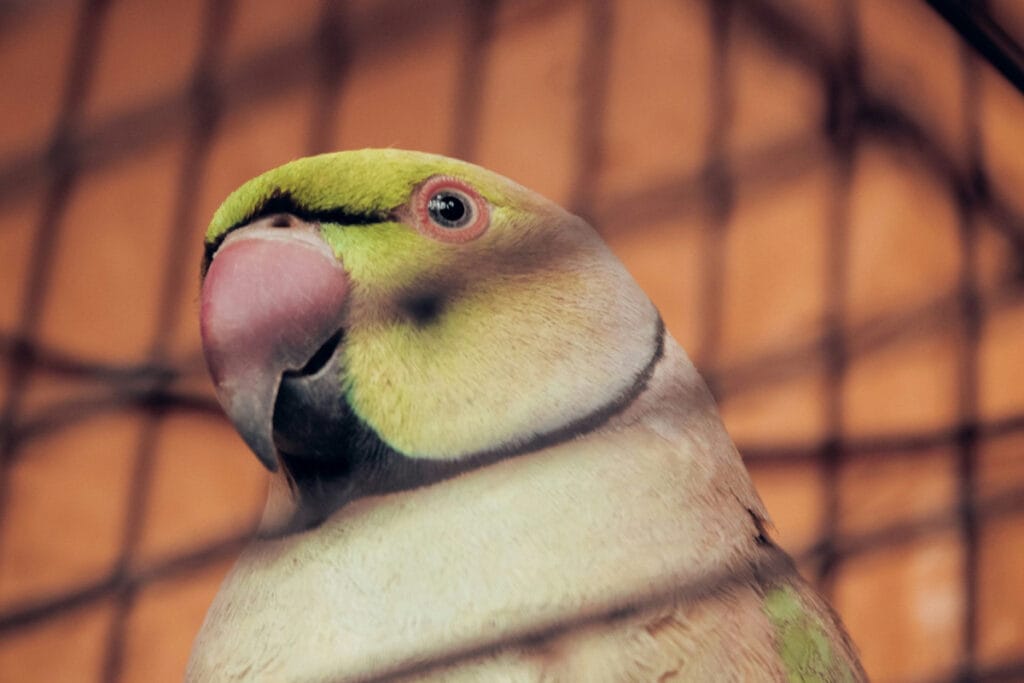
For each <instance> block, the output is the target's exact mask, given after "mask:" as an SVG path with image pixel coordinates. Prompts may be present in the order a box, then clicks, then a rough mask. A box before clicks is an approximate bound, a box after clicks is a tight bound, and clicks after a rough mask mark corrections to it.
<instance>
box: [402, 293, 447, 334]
mask: <svg viewBox="0 0 1024 683" xmlns="http://www.w3.org/2000/svg"><path fill="white" fill-rule="evenodd" d="M399 306H400V308H401V310H402V311H403V312H404V313H405V314H406V315H407V316H408V317H409V319H410V320H412V321H413V322H414V323H415V324H416V325H418V326H419V327H425V326H427V325H429V324H431V323H433V322H435V321H436V320H437V319H438V318H439V317H441V313H442V312H443V311H444V296H443V295H442V294H417V295H415V296H411V297H409V298H407V299H404V300H403V301H402V302H401V303H400V304H399Z"/></svg>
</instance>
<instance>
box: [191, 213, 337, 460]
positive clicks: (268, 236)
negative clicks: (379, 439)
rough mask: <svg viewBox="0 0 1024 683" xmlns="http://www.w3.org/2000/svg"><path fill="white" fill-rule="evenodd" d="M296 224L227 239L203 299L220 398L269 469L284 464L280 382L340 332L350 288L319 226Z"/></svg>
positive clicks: (253, 228)
mask: <svg viewBox="0 0 1024 683" xmlns="http://www.w3.org/2000/svg"><path fill="white" fill-rule="evenodd" d="M293 226H294V227H289V228H279V227H270V225H269V221H267V220H264V221H259V222H257V223H254V224H252V225H250V226H247V227H245V228H241V229H239V230H236V231H234V232H232V233H231V234H229V235H228V237H227V239H225V240H224V243H223V244H222V245H221V246H220V248H219V249H218V250H217V253H216V254H215V256H214V259H213V262H212V263H211V264H210V268H209V270H208V271H207V273H206V278H205V280H204V281H203V288H202V296H201V312H200V330H201V333H202V339H203V353H204V354H205V356H206V364H207V367H208V368H209V370H210V375H211V376H212V377H213V383H214V387H215V389H216V392H217V399H218V400H219V401H220V404H221V405H222V406H223V407H224V411H225V412H226V413H227V415H228V417H229V418H231V421H232V422H233V423H234V424H235V428H236V429H238V431H239V433H240V434H241V435H242V438H243V439H244V440H245V442H246V443H247V444H248V445H249V447H250V448H252V450H253V451H254V452H255V453H256V455H257V457H259V459H260V461H261V462H262V463H263V464H264V465H266V466H267V468H268V469H270V470H271V471H277V468H278V462H279V454H278V451H277V447H276V446H275V444H274V404H275V402H276V401H277V392H278V387H279V386H280V384H281V377H282V375H283V374H284V373H285V372H287V371H289V370H293V371H294V370H299V369H301V368H302V367H303V366H304V365H306V363H307V362H308V361H309V360H310V358H311V357H313V355H314V354H316V352H317V350H318V349H320V348H321V347H322V346H323V345H324V344H325V343H326V342H327V341H328V340H330V339H331V338H332V337H333V336H334V335H335V333H336V332H337V331H338V330H339V329H340V328H341V326H342V318H343V309H344V305H345V299H346V296H347V294H348V289H349V282H348V276H347V275H346V273H345V269H344V268H343V266H342V264H341V261H340V260H339V259H338V258H337V257H336V256H335V255H334V253H333V251H331V248H330V247H329V246H328V245H327V243H326V242H324V240H323V239H322V238H321V236H320V233H319V229H318V228H317V226H316V225H313V224H310V223H302V222H297V221H293ZM339 381H340V379H339ZM339 391H340V386H339Z"/></svg>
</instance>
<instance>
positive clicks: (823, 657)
mask: <svg viewBox="0 0 1024 683" xmlns="http://www.w3.org/2000/svg"><path fill="white" fill-rule="evenodd" d="M764 611H765V613H766V614H767V615H768V618H769V619H770V620H771V623H772V626H773V627H774V629H775V637H776V648H777V650H778V653H779V657H781V658H782V663H783V665H784V666H785V668H786V678H787V679H788V680H789V682H790V683H819V682H820V681H843V682H846V681H850V682H851V683H852V682H853V681H855V680H856V679H855V677H854V676H853V672H851V671H850V669H849V667H848V666H847V665H846V663H845V662H844V661H843V659H842V658H841V657H837V654H836V651H835V647H834V645H833V643H832V640H831V637H830V635H829V632H828V630H827V629H826V628H825V625H824V624H823V623H822V621H821V618H820V617H819V616H818V615H817V614H815V612H814V611H813V609H812V608H811V607H810V606H808V605H807V604H806V603H805V602H804V600H803V599H802V598H801V597H800V594H799V593H798V592H797V591H796V590H794V589H793V588H792V587H791V586H782V587H779V588H775V589H773V590H771V591H769V592H768V594H767V595H765V598H764Z"/></svg>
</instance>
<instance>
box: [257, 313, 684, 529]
mask: <svg viewBox="0 0 1024 683" xmlns="http://www.w3.org/2000/svg"><path fill="white" fill-rule="evenodd" d="M665 349H666V331H665V324H664V322H663V321H662V319H661V317H660V316H657V317H656V319H655V323H654V334H653V339H652V341H651V351H650V356H649V359H648V360H647V363H646V365H644V366H643V367H642V368H641V369H640V370H639V371H638V372H637V373H636V375H635V377H634V378H633V380H632V382H631V383H630V384H629V385H627V387H626V388H625V390H623V391H622V392H620V393H618V394H616V395H614V396H612V397H611V398H609V400H607V401H606V402H605V403H604V404H602V405H600V406H598V407H597V408H596V409H594V410H593V411H591V412H589V413H587V414H585V415H582V416H580V417H578V418H576V419H573V420H571V421H569V422H568V423H566V424H564V425H562V426H560V427H557V428H555V429H552V430H549V431H546V432H542V433H540V434H535V435H533V436H532V437H530V438H529V439H526V440H525V441H522V442H520V443H515V444H509V445H505V446H500V447H498V448H493V449H489V450H485V451H480V452H477V453H473V454H470V455H467V456H463V457H461V458H458V459H454V460H441V459H430V458H422V457H411V456H408V455H405V454H403V453H400V452H398V451H397V450H395V449H394V448H392V447H391V446H389V445H388V444H387V443H385V442H384V441H383V440H382V439H381V438H380V436H379V435H378V434H377V433H376V432H375V431H374V430H373V429H372V428H371V427H370V426H369V425H367V424H366V423H365V422H363V421H362V420H361V419H360V418H359V417H358V416H357V415H355V413H354V412H353V411H352V409H351V408H350V407H348V406H347V405H345V406H343V407H344V409H345V410H344V411H343V412H344V414H343V415H341V416H340V417H339V416H338V415H337V414H334V415H332V417H331V419H332V427H334V428H333V429H330V430H328V429H322V430H320V431H321V432H323V433H328V432H329V433H330V435H331V436H330V438H331V439H333V440H334V444H333V447H334V448H336V449H337V451H338V452H339V453H342V454H346V455H344V456H343V457H339V458H338V460H341V461H344V463H345V467H344V468H342V469H341V470H340V472H339V473H338V474H337V476H334V475H332V474H331V473H330V471H329V470H325V468H324V466H323V462H322V461H321V460H315V461H313V462H312V465H311V466H310V467H309V468H307V469H304V468H303V466H304V462H303V461H302V460H300V459H289V458H288V457H287V455H286V454H283V455H284V458H283V459H284V462H285V468H284V469H285V470H287V472H280V473H279V474H278V476H276V477H275V485H274V487H273V488H272V490H271V498H272V500H269V501H268V505H267V512H266V514H265V516H264V519H263V523H262V524H261V534H262V535H263V536H267V537H269V536H275V535H277V536H280V535H287V534H290V533H294V532H296V531H303V530H307V529H310V528H314V527H316V526H318V525H320V524H322V523H323V522H324V521H325V520H326V519H327V518H328V517H330V516H331V515H332V514H334V513H336V512H337V511H338V510H340V509H342V508H343V507H345V506H347V505H350V504H351V503H352V502H354V501H356V500H358V499H361V498H366V497H369V496H380V495H386V494H391V493H398V492H401V491H408V490H412V489H417V488H420V487H424V486H431V485H434V484H437V483H439V482H443V481H446V480H448V479H451V478H453V477H456V476H459V475H461V474H464V473H466V472H470V471H472V470H477V469H480V468H483V467H487V466H490V465H493V464H495V463H497V462H500V461H502V460H506V459H509V458H514V457H518V456H521V455H525V454H529V453H536V452H538V451H542V450H545V449H548V448H552V447H554V446H557V445H559V444H563V443H566V442H569V441H572V440H574V439H578V438H580V437H583V436H586V435H588V434H591V433H593V432H595V431H598V430H600V429H602V428H603V427H605V426H606V425H608V424H611V423H613V422H615V421H616V420H617V419H618V418H619V417H621V416H622V415H623V414H624V413H625V412H627V411H628V410H629V409H630V407H631V406H632V405H633V403H634V402H635V401H636V400H637V399H638V397H640V396H641V395H642V394H643V393H644V392H645V391H646V390H647V389H648V386H649V383H650V381H651V379H652V377H653V376H654V373H655V370H656V369H657V367H658V365H659V363H660V362H661V361H662V359H663V358H664V356H665ZM278 412H280V411H278ZM306 412H307V413H308V412H309V411H306ZM337 412H338V411H335V413H337ZM275 419H278V418H277V417H275ZM313 431H316V430H313ZM355 453H358V456H357V457H353V454H355Z"/></svg>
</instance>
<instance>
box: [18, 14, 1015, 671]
mask: <svg viewBox="0 0 1024 683" xmlns="http://www.w3.org/2000/svg"><path fill="white" fill-rule="evenodd" d="M492 4H493V7H492ZM80 5H81V3H72V2H53V1H50V2H38V3H19V4H16V5H15V7H17V9H6V10H0V73H2V74H3V81H4V85H3V89H4V91H5V94H4V97H3V99H4V104H3V106H2V107H0V206H2V213H0V234H2V239H0V349H2V351H3V361H4V366H3V367H4V370H3V371H4V373H5V375H4V376H3V377H2V380H0V426H2V427H4V428H6V431H5V432H4V437H3V439H4V441H3V442H2V443H0V448H2V451H0V458H2V459H3V465H2V467H0V680H5V681H6V680H12V681H21V680H25V681H28V680H33V681H35V680H40V681H41V680H46V681H62V680H69V681H70V680H74V681H91V680H118V681H147V682H148V681H165V680H166V681H171V680H178V679H180V677H181V673H182V670H183V666H184V661H185V658H186V657H187V653H188V648H189V645H190V641H191V638H192V635H193V634H194V633H195V631H196V630H197V628H198V625H199V623H200V621H201V619H202V616H203V614H204V611H205V609H206V606H207V605H208V603H209V601H210V599H211V598H212V596H213V594H214V592H215V591H216V587H217V585H218V582H219V580H220V578H221V577H222V576H223V574H224V572H225V571H226V569H227V568H228V567H229V566H230V563H231V558H232V557H233V555H234V553H236V552H237V549H238V547H239V538H241V537H242V536H244V534H245V533H246V531H247V530H248V529H251V527H252V524H253V522H254V520H255V519H256V516H257V515H258V514H259V510H260V507H261V504H262V499H263V487H264V485H265V481H264V475H263V473H262V471H261V469H260V467H259V465H258V463H257V462H256V460H255V458H253V457H251V455H250V454H248V452H247V451H246V449H245V447H244V446H243V445H242V443H241V441H240V440H239V439H238V438H237V437H236V436H235V434H234V432H233V431H232V429H231V428H230V426H229V425H228V424H227V423H226V421H225V420H224V419H223V418H222V417H221V415H220V413H219V411H218V410H217V409H216V407H215V406H214V404H213V403H212V392H211V390H210V387H209V386H208V382H207V380H206V377H205V372H204V368H203V364H202V361H201V356H200V352H199V340H198V334H197V323H196V309H197V304H196V299H197V297H196V285H197V282H198V264H199V254H200V253H201V235H202V233H203V229H204V226H205V222H206V221H207V220H208V218H209V216H210V215H211V213H212V212H213V210H214V208H215V207H216V206H217V204H218V203H219V202H220V201H221V200H222V199H223V198H224V197H225V196H226V194H227V193H228V192H230V191H231V190H232V189H233V188H234V187H236V186H237V185H238V184H240V183H241V182H242V181H244V180H245V179H247V178H249V177H251V176H253V175H255V174H256V173H258V172H260V171H263V170H266V169H268V168H270V167H273V166H275V165H277V164H280V163H282V162H284V161H286V160H289V159H292V158H294V157H297V156H301V155H304V154H307V153H311V152H316V151H323V150H328V149H338V148H355V147H364V146H397V147H409V148H416V149H423V150H427V151H435V152H441V153H447V154H455V155H460V156H463V157H466V158H469V159H471V160H473V161H476V162H478V163H480V164H483V165H485V166H488V167H490V168H493V169H494V170H497V171H499V172H501V173H504V174H506V175H509V176H511V177H513V178H515V179H516V180H518V181H520V182H522V183H523V184H526V185H528V186H531V187H533V188H535V189H537V190H539V191H541V192H542V193H544V194H547V195H548V196H550V197H552V198H553V199H556V200H558V201H560V202H562V203H564V204H566V205H567V206H570V207H571V208H573V209H574V210H577V211H579V212H580V213H582V214H583V215H584V216H586V217H588V218H589V219H591V220H592V221H593V222H594V224H595V225H596V226H597V227H598V228H599V229H600V231H601V232H602V233H603V234H604V235H605V237H606V238H607V240H608V241H609V243H610V244H611V246H612V247H613V249H614V250H615V251H616V252H617V253H618V254H619V255H620V257H621V258H622V259H623V260H624V261H625V262H626V264H627V265H628V266H629V268H630V269H631V270H632V271H633V272H634V274H635V275H636V277H637V279H638V280H639V281H640V283H641V284H642V285H643V286H644V287H645V289H646V290H647V291H648V292H649V293H650V295H651V296H652V298H653V299H654V300H655V301H656V303H657V304H658V305H659V306H660V307H661V309H662V311H663V313H664V317H665V319H666V321H667V324H668V326H669V328H670V330H671V332H672V333H673V334H674V335H675V336H676V338H677V339H679V340H680V341H681V342H682V343H683V344H684V346H686V347H687V349H688V350H689V351H690V353H691V355H692V356H693V357H694V359H695V360H696V361H697V362H698V364H699V365H700V367H701V368H702V370H703V371H704V373H705V375H706V376H707V377H708V378H709V380H710V381H711V383H712V386H713V388H714V390H715V392H716V394H717V396H718V397H719V400H720V403H721V407H722V411H723V414H724V417H725V420H726V422H727V425H728V427H729V429H730V431H731V433H732V434H733V437H734V439H735V440H736V442H737V444H738V445H739V447H740V450H741V451H742V452H743V453H744V455H745V456H746V457H747V459H748V462H749V465H750V467H751V470H752V472H753V474H754V477H755V479H756V481H757V484H758V486H759V489H760V491H761V493H762V495H763V497H764V498H765V501H766V503H767V505H768V507H769V510H770V511H771V513H772V515H773V518H774V521H775V523H776V527H777V537H778V538H779V539H780V541H781V542H782V544H783V545H785V546H786V547H787V548H788V549H789V550H790V551H791V552H792V553H794V554H795V555H796V556H798V557H799V558H800V560H801V567H802V568H803V569H804V570H805V572H806V573H807V575H808V576H809V577H810V578H811V579H812V580H815V581H818V582H819V583H820V585H821V586H822V588H823V589H824V590H825V591H826V592H828V593H829V594H830V595H831V597H832V600H833V602H834V604H835V606H836V607H837V609H838V611H839V612H840V613H841V614H842V616H843V618H844V619H845V621H846V623H847V625H848V626H849V629H850V631H851V633H852V635H853V637H854V639H855V641H856V642H857V643H858V645H859V647H860V649H861V652H862V655H863V659H864V663H865V666H866V667H867V669H868V671H869V673H870V674H871V675H872V677H873V679H874V680H876V681H879V682H885V681H893V682H903V681H943V680H953V678H954V674H955V673H956V672H957V670H958V667H961V666H964V665H971V666H973V667H974V669H975V670H976V671H979V672H986V671H987V672H991V671H997V670H999V669H1000V668H1001V667H1017V668H1016V669H1010V670H1011V671H1015V672H1016V674H1012V673H1011V674H1010V677H1011V678H1013V676H1015V675H1020V676H1021V677H1022V678H1024V668H1022V667H1024V580H1022V579H1024V351H1022V348H1024V346H1022V343H1024V277H1022V269H1021V263H1022V262H1024V253H1022V252H1024V192H1022V191H1021V188H1022V187H1024V97H1022V95H1021V94H1020V93H1019V92H1017V91H1015V90H1014V89H1013V88H1012V87H1011V86H1010V85H1009V84H1008V83H1007V82H1006V81H1005V80H1004V79H1003V78H1002V77H1001V76H1000V75H998V74H997V73H996V72H994V71H993V70H992V69H991V68H990V67H988V66H987V65H986V64H985V63H984V62H982V61H980V60H978V59H976V58H974V57H972V56H971V53H970V51H969V50H968V49H967V48H966V47H965V46H964V45H963V44H962V43H961V42H960V40H959V38H958V37H957V35H956V34H955V33H954V32H952V31H951V30H950V29H949V27H948V26H947V25H946V24H945V23H944V22H943V21H942V20H941V19H939V18H938V17H937V15H935V14H933V13H932V12H931V11H930V10H929V9H928V8H927V6H926V5H925V3H923V2H917V1H916V0H914V1H912V0H905V1H901V2H892V1H891V0H861V1H859V2H849V3H846V2H840V1H838V0H836V1H834V2H833V1H826V0H734V1H733V2H721V1H719V0H706V1H704V0H686V1H682V2H679V1H672V2H670V1H669V0H619V1H618V2H602V1H593V2H583V1H579V2H572V1H568V0H562V1H557V2H541V1H539V0H527V1H521V2H513V1H511V0H506V1H505V2H500V3H486V2H472V1H470V0H466V1H465V2H461V1H458V2H457V1H455V0H440V1H439V2H435V3H431V5H430V9H429V10H428V9H426V8H425V5H426V3H415V2H409V1H406V0H380V1H378V2H370V1H368V0H366V1H358V2H347V3H328V4H324V3H321V2H314V1H312V0H289V2H286V3H282V2H272V1H270V0H239V1H237V2H212V3H207V2H203V1H201V0H181V1H173V2H172V1H171V0H121V1H115V2H93V3H86V4H85V9H83V8H82V6H80ZM992 5H993V7H994V8H995V9H996V10H997V11H998V12H1001V13H1002V16H1003V18H1004V20H1005V21H1007V22H1008V24H1007V26H1009V27H1010V28H1012V29H1016V30H1018V35H1024V30H1021V29H1022V28H1024V12H1020V11H1019V10H1018V9H1016V7H1019V5H1018V6H1016V7H1015V6H1014V3H1013V2H1001V3H992ZM976 176H977V177H978V178H981V179H982V180H983V181H984V182H983V183H979V182H975V177H976ZM963 503H966V504H967V505H968V507H970V508H971V509H973V510H974V511H975V515H974V516H973V517H971V518H964V517H962V516H958V515H957V511H958V509H961V504H963ZM965 519H967V522H965ZM977 680H982V679H981V678H978V679H977ZM1006 680H1009V679H1006Z"/></svg>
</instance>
